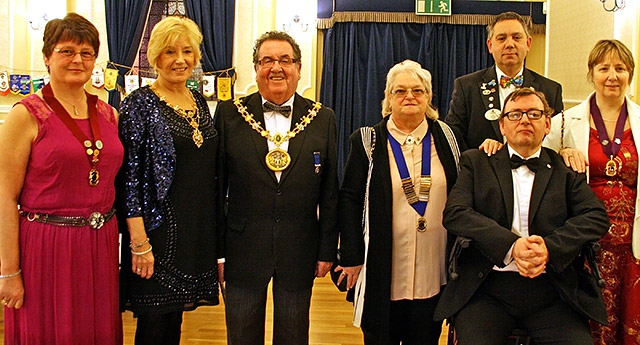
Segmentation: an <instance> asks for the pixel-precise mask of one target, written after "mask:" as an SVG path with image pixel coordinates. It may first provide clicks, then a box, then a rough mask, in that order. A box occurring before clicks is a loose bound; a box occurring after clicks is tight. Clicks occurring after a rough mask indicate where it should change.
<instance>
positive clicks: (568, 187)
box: [435, 147, 609, 323]
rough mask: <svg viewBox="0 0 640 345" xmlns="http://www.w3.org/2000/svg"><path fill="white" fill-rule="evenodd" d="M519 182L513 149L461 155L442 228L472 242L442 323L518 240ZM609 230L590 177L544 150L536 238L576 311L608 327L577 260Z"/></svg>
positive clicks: (534, 197) (535, 198)
mask: <svg viewBox="0 0 640 345" xmlns="http://www.w3.org/2000/svg"><path fill="white" fill-rule="evenodd" d="M513 203H514V195H513V181H512V176H511V167H510V164H509V151H508V149H507V148H506V147H505V148H504V149H502V150H500V151H498V153H496V154H495V155H493V156H490V157H489V156H487V155H486V154H485V153H484V152H483V151H480V150H468V151H466V152H464V153H463V154H462V156H461V157H460V174H459V175H458V180H457V182H456V185H455V186H454V187H453V190H452V191H451V193H450V194H449V198H448V200H447V205H446V207H445V210H444V219H443V224H444V226H445V227H446V228H447V230H448V231H449V232H451V233H453V234H455V235H459V236H464V237H467V238H470V239H471V240H472V241H471V245H470V246H469V247H468V248H466V249H464V250H463V251H462V254H461V256H460V258H459V261H458V264H459V268H458V273H459V277H458V279H457V280H452V281H450V282H449V283H448V284H447V287H446V288H445V290H444V292H443V294H442V297H441V299H440V301H439V303H438V306H437V309H436V314H435V318H436V319H444V318H446V317H450V316H452V315H454V314H455V313H457V312H458V311H459V310H460V309H461V308H462V307H463V306H464V305H465V304H466V303H467V302H468V301H469V300H470V299H471V297H472V296H473V294H474V293H475V291H476V290H477V289H478V287H479V286H480V284H482V282H483V281H484V280H485V279H486V277H487V276H488V275H489V274H492V273H493V272H494V271H493V270H492V268H493V266H494V265H497V266H498V267H504V266H505V264H504V261H503V260H504V258H505V256H506V254H507V252H508V251H509V249H510V248H511V246H512V245H513V243H514V242H515V241H516V239H518V236H517V235H516V234H514V233H512V232H511V225H512V222H513ZM608 229H609V217H608V216H607V212H606V211H605V209H604V206H603V204H602V202H601V201H600V200H599V199H598V198H597V197H596V196H595V194H594V193H593V191H592V190H591V188H590V187H589V186H588V185H587V183H586V179H585V175H584V174H577V173H575V172H573V171H572V170H570V169H569V168H567V167H566V166H565V165H564V162H563V160H562V158H561V157H560V156H559V155H558V154H557V153H556V152H555V151H553V150H550V149H547V148H542V152H541V154H540V168H539V169H538V171H537V172H536V176H535V180H534V183H533V190H532V193H531V201H530V207H529V233H530V234H531V235H539V236H541V237H543V238H544V241H545V244H546V246H547V249H548V251H549V262H548V263H547V267H546V272H547V273H544V274H547V275H548V276H549V278H550V279H551V281H552V282H553V284H554V285H555V287H556V289H557V290H558V293H559V294H560V296H561V298H562V299H563V300H564V301H566V302H567V303H568V304H569V305H570V306H571V307H572V308H574V309H575V310H576V311H578V312H579V313H581V314H582V315H584V316H585V317H588V318H590V319H593V320H595V321H598V322H601V323H606V322H607V313H606V310H605V306H604V302H603V299H602V294H601V291H600V288H598V287H597V284H596V282H595V279H594V278H593V276H592V275H591V274H590V273H589V272H588V271H587V270H586V269H585V267H584V261H583V260H582V259H577V258H578V255H579V254H580V252H581V250H582V249H583V247H584V246H585V245H586V244H587V243H589V242H593V241H597V240H599V239H600V238H601V237H602V236H604V235H605V234H606V233H607V231H608Z"/></svg>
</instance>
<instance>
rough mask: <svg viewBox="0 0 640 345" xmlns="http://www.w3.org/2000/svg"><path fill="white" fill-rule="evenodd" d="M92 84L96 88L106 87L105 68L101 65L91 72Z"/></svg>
mask: <svg viewBox="0 0 640 345" xmlns="http://www.w3.org/2000/svg"><path fill="white" fill-rule="evenodd" d="M91 86H93V87H94V88H96V89H102V88H103V87H104V70H103V69H102V67H100V66H96V67H94V68H93V72H91Z"/></svg>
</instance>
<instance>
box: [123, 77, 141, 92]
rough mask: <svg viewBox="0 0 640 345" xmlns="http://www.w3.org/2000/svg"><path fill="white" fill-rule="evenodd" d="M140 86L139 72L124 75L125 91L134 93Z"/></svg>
mask: <svg viewBox="0 0 640 345" xmlns="http://www.w3.org/2000/svg"><path fill="white" fill-rule="evenodd" d="M139 87H140V82H139V80H138V75H137V74H127V75H125V76H124V92H125V94H127V95H128V94H130V93H132V92H133V91H134V90H135V89H137V88H139Z"/></svg>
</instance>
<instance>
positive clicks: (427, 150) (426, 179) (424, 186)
mask: <svg viewBox="0 0 640 345" xmlns="http://www.w3.org/2000/svg"><path fill="white" fill-rule="evenodd" d="M387 138H388V139H389V144H390V145H391V152H392V153H393V158H394V159H395V161H396V165H397V166H398V173H399V174H400V179H401V182H402V191H403V192H404V195H405V197H406V198H407V202H408V203H409V205H411V207H413V209H414V210H416V212H417V213H418V216H419V217H418V224H417V225H416V230H418V232H425V231H426V230H427V219H426V218H425V217H424V214H425V211H426V209H427V203H428V202H429V193H430V191H431V128H429V130H427V134H426V136H425V137H424V138H423V139H422V166H421V169H420V189H419V192H418V195H416V190H415V188H414V187H413V181H412V180H411V175H410V173H409V168H408V167H407V162H406V160H405V158H404V154H403V153H402V147H401V146H400V143H399V142H398V141H397V140H396V139H395V138H394V137H393V136H392V135H391V133H389V134H387Z"/></svg>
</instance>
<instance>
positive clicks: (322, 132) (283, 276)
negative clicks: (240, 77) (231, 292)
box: [215, 93, 338, 290]
mask: <svg viewBox="0 0 640 345" xmlns="http://www.w3.org/2000/svg"><path fill="white" fill-rule="evenodd" d="M242 104H243V105H245V106H246V107H247V111H248V112H249V113H250V114H253V115H254V118H255V120H256V121H258V122H260V123H261V124H262V125H263V127H264V115H263V112H262V98H261V97H260V94H258V93H254V94H252V95H249V96H247V97H245V98H243V99H242ZM313 104H314V102H312V101H311V100H308V99H305V98H303V97H301V96H299V95H298V94H296V95H295V100H294V103H293V113H292V115H291V116H292V119H291V126H292V128H293V126H295V125H296V124H297V123H298V122H299V121H300V118H301V117H303V116H304V115H307V113H308V111H309V109H311V108H312V107H313ZM215 126H216V129H217V130H218V132H219V133H220V151H219V155H218V157H219V159H220V162H219V167H220V171H219V179H220V184H221V188H222V189H221V190H223V191H227V195H228V199H227V210H226V212H225V213H224V214H226V217H222V218H221V219H219V220H218V222H219V223H220V229H221V230H222V233H223V238H222V239H221V241H222V242H221V243H223V244H224V245H225V248H224V255H225V258H226V263H225V279H226V280H227V281H228V282H230V283H231V282H232V283H234V284H237V285H240V286H245V287H254V288H255V287H265V286H267V284H268V283H269V281H270V279H271V277H272V276H273V275H274V274H277V276H278V279H279V281H280V283H281V284H282V286H283V287H284V288H286V289H288V290H298V289H306V288H311V287H312V286H313V281H314V277H315V268H316V264H317V261H329V262H333V261H334V259H335V257H336V248H337V242H338V232H337V229H336V222H337V203H338V170H337V140H336V132H337V130H336V119H335V114H334V113H333V110H331V109H329V108H325V107H323V108H321V109H320V110H319V111H318V114H317V116H316V117H315V118H314V119H313V120H312V121H311V123H310V124H309V125H308V126H307V127H306V128H305V129H304V130H303V131H301V132H300V133H298V134H297V135H296V136H295V137H294V138H292V139H290V140H289V148H288V152H289V155H290V156H291V163H290V165H289V167H288V168H287V169H285V170H284V171H283V172H282V176H281V178H280V181H279V182H278V180H277V179H276V177H275V173H274V172H273V171H271V170H270V169H269V168H268V167H267V165H266V163H265V156H266V155H267V152H268V151H269V149H268V146H267V139H266V138H264V137H262V136H261V135H260V134H259V133H258V132H257V131H256V130H254V129H253V128H252V127H251V126H250V125H249V124H248V123H247V122H246V121H245V120H244V118H243V117H242V116H241V115H240V113H239V112H238V109H237V108H236V106H235V105H234V103H233V101H226V102H222V103H220V104H219V105H218V107H217V109H216V115H215ZM314 153H318V154H319V155H320V164H321V166H320V167H319V169H316V166H315V161H314ZM221 194H224V193H221ZM220 204H223V203H222V202H221V203H220Z"/></svg>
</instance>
